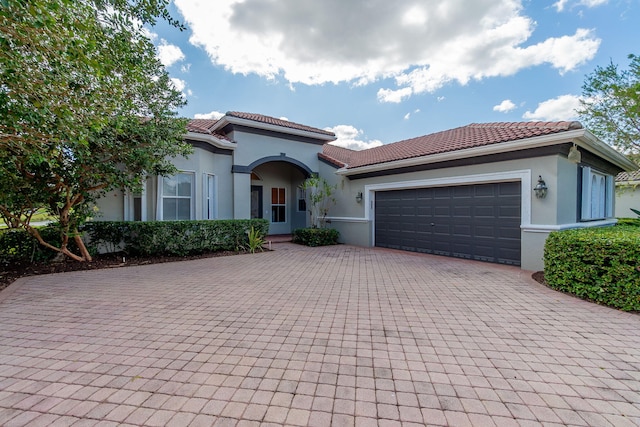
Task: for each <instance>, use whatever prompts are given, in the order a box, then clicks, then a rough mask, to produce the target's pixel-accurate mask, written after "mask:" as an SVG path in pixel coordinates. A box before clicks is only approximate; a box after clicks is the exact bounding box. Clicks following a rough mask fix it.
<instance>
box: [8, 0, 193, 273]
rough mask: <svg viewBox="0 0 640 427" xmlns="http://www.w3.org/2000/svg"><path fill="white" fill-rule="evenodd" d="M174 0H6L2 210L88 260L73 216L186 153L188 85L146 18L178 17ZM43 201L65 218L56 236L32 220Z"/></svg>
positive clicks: (167, 168) (168, 169)
mask: <svg viewBox="0 0 640 427" xmlns="http://www.w3.org/2000/svg"><path fill="white" fill-rule="evenodd" d="M167 3H168V0H0V213H1V214H2V216H4V217H5V218H7V220H8V221H9V222H11V223H12V225H14V226H16V225H17V226H19V227H22V228H24V229H26V230H27V231H28V232H29V233H30V234H32V235H33V236H34V237H35V238H36V239H37V240H38V241H39V242H40V243H41V244H42V245H44V246H47V247H49V248H51V249H53V250H55V251H58V252H61V253H63V254H65V255H67V256H69V257H71V258H73V259H76V260H79V261H88V260H91V257H90V255H89V253H88V251H87V250H86V248H85V246H84V244H83V243H82V239H80V235H79V233H78V226H79V225H80V224H81V223H82V222H83V221H85V220H86V218H87V217H88V216H89V215H90V214H91V208H92V206H93V203H94V202H95V200H96V199H97V198H98V197H100V196H101V195H104V193H105V192H107V191H111V190H113V189H117V188H119V189H123V190H132V191H136V190H137V189H139V188H140V187H141V183H142V179H143V177H144V175H146V174H170V173H173V172H175V168H174V167H173V166H172V165H171V163H170V158H171V157H173V156H176V155H188V154H189V153H190V147H189V146H188V145H187V144H186V143H185V142H184V141H183V136H184V132H185V126H186V122H185V120H183V119H178V118H177V117H176V111H177V109H178V108H179V107H180V106H182V105H183V104H184V100H183V96H182V95H181V93H180V92H179V91H177V90H176V89H175V88H174V86H173V85H172V83H171V80H170V79H169V76H168V74H167V72H166V71H165V69H164V67H163V66H162V64H161V63H160V62H159V61H158V59H157V58H156V54H155V48H154V46H153V44H152V43H151V41H150V40H149V39H148V38H147V34H148V33H147V31H146V30H145V27H144V26H145V25H148V24H151V25H152V24H154V23H155V21H156V19H158V18H159V19H164V20H167V21H168V22H169V23H171V24H172V25H174V26H176V27H178V28H180V24H179V23H177V22H176V21H174V20H172V18H171V17H170V16H169V14H168V12H167V9H166V7H167ZM40 207H45V208H46V209H47V210H48V211H49V213H50V214H52V215H53V216H55V217H56V219H57V220H58V225H59V227H60V241H59V242H46V241H44V240H43V238H42V237H41V235H40V233H39V232H38V230H37V228H34V227H31V225H30V224H29V220H28V213H29V212H32V211H33V210H34V209H37V208H40ZM25 213H26V214H27V216H26V217H25V215H24V214H25ZM70 239H74V240H75V241H76V243H77V246H78V248H79V252H80V253H79V254H76V253H73V252H72V251H71V250H69V247H68V243H69V240H70Z"/></svg>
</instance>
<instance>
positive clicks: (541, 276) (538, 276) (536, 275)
mask: <svg viewBox="0 0 640 427" xmlns="http://www.w3.org/2000/svg"><path fill="white" fill-rule="evenodd" d="M531 278H532V279H533V280H535V281H536V282H538V283H542V284H543V285H546V284H547V282H546V281H545V280H544V271H536V272H535V273H533V274H532V275H531Z"/></svg>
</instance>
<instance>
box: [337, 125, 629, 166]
mask: <svg viewBox="0 0 640 427" xmlns="http://www.w3.org/2000/svg"><path fill="white" fill-rule="evenodd" d="M567 142H573V143H574V144H576V145H577V146H579V147H581V148H583V149H585V150H587V151H590V152H592V153H594V154H596V155H598V156H599V157H601V158H603V159H605V160H607V161H608V162H610V163H612V164H614V165H616V166H618V167H619V168H621V169H623V170H626V171H629V172H630V171H633V170H636V169H637V168H638V166H637V165H635V164H634V163H633V162H632V161H631V160H629V159H627V158H626V157H625V156H623V155H622V154H620V153H619V152H617V151H616V150H614V149H613V148H611V147H610V146H608V145H607V144H605V143H604V142H602V141H600V140H599V139H598V138H597V137H596V136H595V135H593V134H592V133H591V132H589V131H587V130H586V129H576V130H570V131H566V132H560V133H554V134H550V135H543V136H536V137H533V138H526V139H519V140H515V141H508V142H501V143H498V144H490V145H483V146H480V147H473V148H467V149H463V150H456V151H449V152H446V153H438V154H429V155H426V156H420V157H412V158H409V159H402V160H394V161H390V162H385V163H377V164H373V165H366V166H360V167H354V168H349V166H348V165H347V166H346V167H343V168H340V169H338V170H337V171H336V173H337V174H338V175H343V176H350V175H360V174H365V173H371V172H379V171H384V170H390V169H401V168H405V167H411V166H418V165H427V164H432V163H440V162H446V161H450V160H458V159H466V158H470V157H479V156H486V155H491V154H500V153H505V152H510V151H519V150H526V149H530V148H537V147H545V146H549V145H556V144H563V143H567Z"/></svg>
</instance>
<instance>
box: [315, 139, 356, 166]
mask: <svg viewBox="0 0 640 427" xmlns="http://www.w3.org/2000/svg"><path fill="white" fill-rule="evenodd" d="M356 153H358V152H357V151H354V150H350V149H348V148H343V147H338V146H337V145H333V144H331V143H329V144H324V145H323V146H322V153H318V157H319V158H321V159H324V160H326V161H328V162H330V163H333V164H334V165H336V166H338V167H340V168H342V167H345V166H346V165H348V164H349V163H350V162H351V158H352V156H353V155H354V154H356Z"/></svg>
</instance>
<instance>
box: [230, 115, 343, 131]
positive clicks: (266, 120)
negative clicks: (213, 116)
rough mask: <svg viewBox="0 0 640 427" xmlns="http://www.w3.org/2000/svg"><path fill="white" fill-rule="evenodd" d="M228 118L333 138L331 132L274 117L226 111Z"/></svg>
mask: <svg viewBox="0 0 640 427" xmlns="http://www.w3.org/2000/svg"><path fill="white" fill-rule="evenodd" d="M225 115H226V116H229V117H237V118H239V119H245V120H251V121H254V122H260V123H266V124H270V125H275V126H282V127H286V128H290V129H297V130H303V131H307V132H313V133H319V134H321V135H328V136H335V134H334V133H333V132H329V131H326V130H323V129H318V128H314V127H311V126H306V125H301V124H300V123H295V122H290V121H288V120H282V119H276V118H275V117H269V116H264V115H262V114H253V113H242V112H239V111H227V113H226V114H225Z"/></svg>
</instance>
